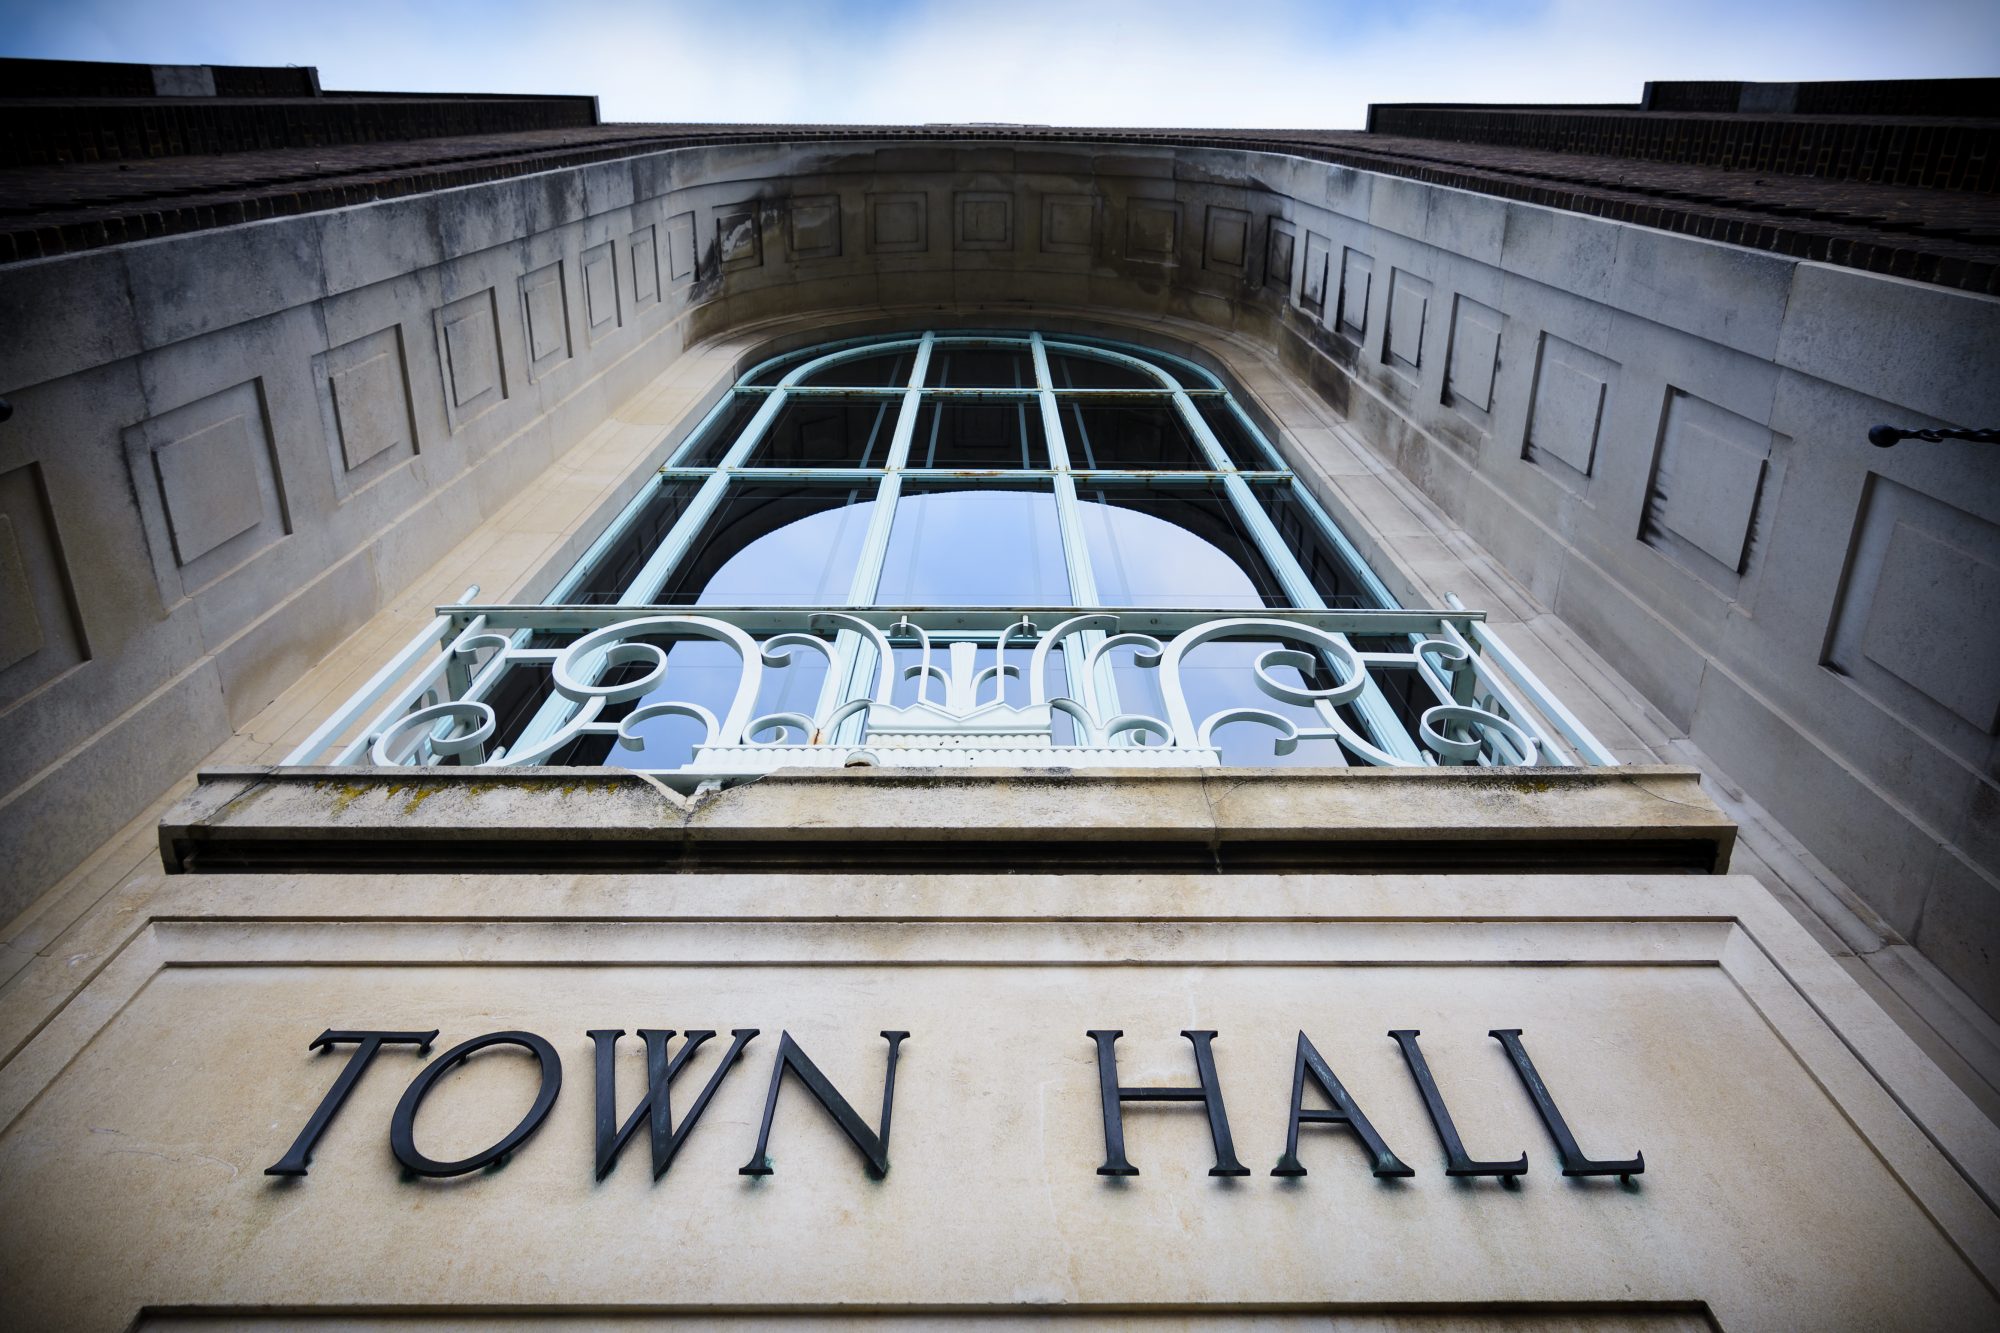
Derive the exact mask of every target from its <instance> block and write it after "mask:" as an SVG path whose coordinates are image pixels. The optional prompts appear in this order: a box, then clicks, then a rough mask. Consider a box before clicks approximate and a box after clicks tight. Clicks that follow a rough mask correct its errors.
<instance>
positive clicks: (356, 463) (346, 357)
mask: <svg viewBox="0 0 2000 1333" xmlns="http://www.w3.org/2000/svg"><path fill="white" fill-rule="evenodd" d="M318 360H319V363H320V367H321V371H322V374H323V376H324V383H325V395H326V396H325V402H324V404H323V411H322V418H323V420H324V423H325V424H326V426H327V427H328V428H329V431H330V433H331V435H332V438H333V441H334V444H335V448H336V453H335V456H334V459H333V462H334V466H335V473H334V476H335V479H336V482H346V481H351V480H352V479H353V478H354V474H360V475H362V476H368V477H372V476H373V475H374V474H376V473H378V472H380V471H385V470H387V468H388V467H390V466H393V464H394V463H395V462H396V461H399V460H401V459H405V458H408V457H410V456H411V455H413V454H415V453H416V452H417V443H416V441H417V432H416V427H415V425H414V423H413V421H412V419H411V412H410V381H409V374H408V367H407V365H406V364H405V362H404V359H403V330H402V326H401V325H393V324H392V325H391V326H389V327H388V328H386V329H378V330H377V331H376V332H374V333H371V334H369V335H368V336H367V337H365V338H356V339H355V340H354V341H353V342H350V343H345V344H343V345H341V346H339V347H336V348H334V349H333V350H331V351H329V352H326V353H324V354H323V355H322V356H321V357H319V358H318ZM336 489H337V490H339V491H340V492H341V493H342V494H343V495H345V494H346V493H347V492H348V490H349V489H350V487H349V486H347V485H337V486H336Z"/></svg>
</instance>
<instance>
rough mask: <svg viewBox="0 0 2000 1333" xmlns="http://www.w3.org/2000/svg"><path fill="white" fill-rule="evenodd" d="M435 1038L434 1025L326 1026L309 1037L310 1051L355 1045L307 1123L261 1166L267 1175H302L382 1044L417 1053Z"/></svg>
mask: <svg viewBox="0 0 2000 1333" xmlns="http://www.w3.org/2000/svg"><path fill="white" fill-rule="evenodd" d="M436 1039H437V1029H436V1028H432V1029H431V1030H430V1031H429V1032H341V1031H337V1030H335V1029H333V1028H328V1029H327V1030H326V1031H324V1032H322V1033H320V1034H319V1035H318V1036H317V1037H314V1038H313V1039H312V1044H311V1045H310V1046H308V1047H306V1049H307V1050H309V1051H319V1050H330V1049H332V1048H333V1047H335V1046H348V1045H352V1046H354V1047H355V1051H354V1054H353V1055H350V1056H348V1057H347V1067H346V1068H345V1069H343V1070H341V1071H340V1077H339V1078H336V1079H335V1080H334V1081H333V1086H332V1087H331V1088H328V1089H327V1090H326V1096H324V1097H322V1098H320V1103H319V1109H318V1110H316V1111H314V1112H313V1113H312V1119H310V1120H308V1121H306V1127H305V1128H304V1129H302V1130H300V1131H299V1136H298V1137H297V1138H296V1139H294V1140H292V1146H291V1148H290V1149H289V1150H288V1151H287V1152H286V1153H285V1155H284V1156H283V1157H281V1158H279V1159H278V1161H277V1163H276V1164H275V1165H273V1166H267V1167H265V1168H264V1174H265V1175H267V1176H303V1175H305V1174H306V1168H307V1167H308V1166H309V1165H311V1163H312V1152H313V1145H314V1144H316V1143H318V1142H319V1136H320V1135H321V1134H324V1133H325V1132H326V1127H327V1126H328V1125H330V1124H332V1123H333V1117H334V1115H335V1113H336V1112H338V1111H339V1110H340V1108H341V1106H342V1105H343V1104H344V1103H345V1102H346V1101H347V1094H349V1093H350V1092H353V1091H354V1085H355V1084H356V1083H359V1082H360V1081H361V1075H362V1074H363V1073H365V1072H366V1071H367V1069H368V1066H369V1065H371V1064H373V1063H374V1061H375V1054H376V1052H378V1051H380V1050H381V1049H382V1048H383V1047H384V1046H414V1047H416V1048H417V1053H418V1054H420V1055H421V1054H423V1053H425V1052H427V1051H429V1050H430V1048H431V1042H433V1041H435V1040H436Z"/></svg>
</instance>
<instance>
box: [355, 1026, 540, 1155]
mask: <svg viewBox="0 0 2000 1333" xmlns="http://www.w3.org/2000/svg"><path fill="white" fill-rule="evenodd" d="M488 1046H522V1047H526V1048H527V1049H528V1050H529V1051H531V1052H533V1053H534V1056H535V1059H537V1060H538V1061H540V1062H541V1066H542V1086H541V1091H539V1092H537V1093H536V1094H535V1104H534V1105H533V1106H531V1107H529V1108H528V1113H527V1114H526V1115H524V1116H522V1117H521V1123H520V1124H518V1125H516V1126H514V1128H513V1129H511V1130H509V1131H508V1132H507V1136H506V1137H505V1138H503V1139H501V1140H500V1141H499V1142H498V1143H496V1144H494V1145H493V1146H492V1147H490V1148H488V1149H486V1150H485V1151H484V1152H477V1153H474V1154H473V1155H472V1156H470V1157H466V1158H461V1159H460V1160H458V1161H456V1162H440V1161H437V1160H435V1159H434V1158H430V1157H426V1156H424V1155H423V1154H422V1153H420V1152H418V1151H417V1108H419V1107H421V1106H422V1105H423V1104H424V1098H425V1096H427V1095H428V1094H429V1093H430V1090H431V1085H432V1084H434V1083H436V1082H437V1081H438V1079H439V1078H440V1077H442V1076H443V1075H444V1074H446V1073H448V1072H449V1071H450V1070H451V1068H452V1067H453V1066H454V1065H457V1064H458V1063H460V1062H461V1061H463V1060H464V1059H465V1058H466V1057H467V1056H469V1055H471V1054H472V1053H473V1052H474V1051H480V1050H484V1049H486V1048H487V1047H488ZM561 1091H562V1057H561V1056H559V1055H557V1054H556V1048H555V1047H553V1046H551V1045H549V1043H548V1042H547V1041H546V1040H544V1039H543V1038H541V1037H538V1036H536V1035H535V1034H534V1033H532V1032H489V1033H487V1034H486V1035H485V1036H483V1037H474V1038H473V1039H472V1040H471V1041H465V1042H460V1043H459V1044H458V1045H456V1046H454V1047H452V1048H451V1049H450V1050H448V1051H446V1052H445V1053H444V1054H443V1055H440V1056H439V1057H438V1058H437V1059H435V1060H433V1061H431V1063H430V1064H428V1065H426V1066H424V1070H423V1072H422V1073H420V1074H418V1075H417V1077H416V1078H415V1079H414V1080H413V1081H412V1082H411V1084H410V1086H409V1088H408V1089H407V1090H406V1091H405V1092H404V1093H403V1100H402V1101H401V1102H399V1103H397V1105H396V1118H395V1119H394V1120H392V1121H390V1122H389V1146H390V1147H391V1148H393V1149H395V1150H396V1160H397V1161H399V1162H401V1163H402V1164H403V1165H404V1166H406V1167H408V1168H409V1169H410V1170H412V1171H414V1172H416V1173H417V1174H418V1175H420V1176H462V1175H464V1174H466V1173H467V1172H469V1171H477V1170H478V1169H479V1168H480V1167H482V1166H485V1165H487V1164H489V1163H491V1162H496V1161H498V1160H499V1159H500V1158H502V1157H505V1156H506V1155H507V1154H508V1153H510V1152H512V1151H514V1149H516V1148H518V1147H520V1146H521V1144H522V1143H523V1142H525V1141H526V1140H527V1138H528V1136H529V1135H530V1134H533V1133H534V1132H535V1131H536V1130H538V1129H540V1128H541V1127H542V1121H543V1120H544V1119H546V1118H547V1116H548V1114H549V1108H550V1107H552V1106H554V1105H555V1104H556V1094H557V1093H559V1092H561Z"/></svg>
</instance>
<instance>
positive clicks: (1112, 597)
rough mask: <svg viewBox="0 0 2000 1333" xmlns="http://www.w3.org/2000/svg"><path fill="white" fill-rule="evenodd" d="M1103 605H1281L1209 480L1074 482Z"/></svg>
mask: <svg viewBox="0 0 2000 1333" xmlns="http://www.w3.org/2000/svg"><path fill="white" fill-rule="evenodd" d="M1077 494H1078V498H1079V499H1080V500H1081V501H1082V504H1081V505H1080V506H1079V508H1080V511H1081V517H1082V520H1083V535H1084V540H1085V543H1086V546H1087V548H1088V550H1089V551H1090V570H1091V574H1092V576H1093V577H1094V578H1095V579H1096V580H1097V600H1098V603H1099V604H1100V605H1103V606H1155V607H1163V608H1165V607H1186V608H1190V609H1206V608H1210V607H1215V608H1234V607H1240V608H1244V609H1255V608H1261V607H1266V606H1284V605H1287V601H1286V598H1285V594H1284V590H1283V588H1282V587H1281V586H1280V585H1279V583H1278V580H1277V576H1276V575H1274V574H1272V573H1271V570H1270V567H1269V566H1268V565H1267V564H1266V563H1265V562H1264V558H1263V556H1262V555H1260V554H1259V553H1258V551H1257V547H1256V544H1255V543H1254V542H1252V541H1251V539H1250V536H1249V534H1248V533H1247V532H1246V531H1245V530H1244V528H1243V525H1242V523H1241V521H1240V520H1239V519H1238V518H1237V516H1236V512H1235V510H1234V509H1233V508H1232V507H1231V505H1230V503H1229V500H1228V498H1227V497H1226V496H1224V495H1222V494H1220V493H1218V492H1217V491H1216V490H1214V489H1212V488H1210V487H1207V486H1175V487H1158V488H1154V489H1148V488H1145V487H1137V486H1129V487H1113V486H1095V487H1093V486H1079V487H1078V488H1077Z"/></svg>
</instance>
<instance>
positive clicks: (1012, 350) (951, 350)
mask: <svg viewBox="0 0 2000 1333" xmlns="http://www.w3.org/2000/svg"><path fill="white" fill-rule="evenodd" d="M929 382H930V384H931V386H932V387H934V388H948V389H1032V388H1034V387H1035V362H1034V358H1033V357H1032V356H1031V355H1030V354H1029V352H1028V349H1027V348H1025V347H976V346H964V345H959V344H954V343H937V344H934V345H933V346H932V348H931V366H930V380H929Z"/></svg>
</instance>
